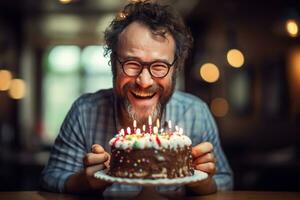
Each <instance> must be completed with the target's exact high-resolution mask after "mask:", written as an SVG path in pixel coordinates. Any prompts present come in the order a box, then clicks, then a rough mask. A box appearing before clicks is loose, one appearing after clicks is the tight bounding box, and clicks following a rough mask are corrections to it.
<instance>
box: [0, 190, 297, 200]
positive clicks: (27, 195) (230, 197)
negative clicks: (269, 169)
mask: <svg viewBox="0 0 300 200" xmlns="http://www.w3.org/2000/svg"><path fill="white" fill-rule="evenodd" d="M120 196H122V197H123V198H119V197H118V198H117V197H105V198H104V199H128V198H132V194H128V196H126V194H124V193H123V194H121V195H120ZM0 199H1V200H28V199H29V200H84V199H86V200H96V199H97V200H99V199H102V198H101V197H99V196H98V197H97V196H84V195H69V194H59V193H50V192H42V191H26V192H25V191H20V192H0ZM171 199H174V198H171ZM175 199H176V198H175ZM177 199H191V200H193V199H199V200H268V199H270V200H299V199H300V193H296V192H259V191H232V192H218V193H216V194H212V195H206V196H195V197H180V198H178V197H177Z"/></svg>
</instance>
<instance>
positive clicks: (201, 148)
mask: <svg viewBox="0 0 300 200" xmlns="http://www.w3.org/2000/svg"><path fill="white" fill-rule="evenodd" d="M212 151H213V145H212V144H211V143H210V142H203V143H200V144H198V145H197V146H195V147H193V148H192V156H193V157H194V158H197V157H199V156H202V155H204V154H207V153H210V152H212Z"/></svg>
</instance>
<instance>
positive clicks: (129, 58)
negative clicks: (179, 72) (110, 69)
mask: <svg viewBox="0 0 300 200" xmlns="http://www.w3.org/2000/svg"><path fill="white" fill-rule="evenodd" d="M121 58H122V59H124V61H125V60H136V61H140V62H145V61H143V60H142V59H140V58H139V57H136V56H126V57H121ZM151 62H164V63H170V61H168V60H166V59H154V60H152V61H150V62H149V63H151ZM146 63H147V62H146Z"/></svg>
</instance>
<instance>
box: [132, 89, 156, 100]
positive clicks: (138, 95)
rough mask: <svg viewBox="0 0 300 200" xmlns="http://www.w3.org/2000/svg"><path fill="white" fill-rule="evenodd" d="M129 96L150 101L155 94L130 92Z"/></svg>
mask: <svg viewBox="0 0 300 200" xmlns="http://www.w3.org/2000/svg"><path fill="white" fill-rule="evenodd" d="M131 94H132V95H133V96H134V97H135V98H137V99H151V98H152V97H154V95H155V94H156V93H155V92H138V91H131Z"/></svg>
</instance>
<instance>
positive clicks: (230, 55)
mask: <svg viewBox="0 0 300 200" xmlns="http://www.w3.org/2000/svg"><path fill="white" fill-rule="evenodd" d="M244 60H245V59H244V55H243V53H242V52H241V51H240V50H238V49H230V50H229V51H228V52H227V61H228V63H229V64H230V65H231V66H232V67H235V68H239V67H242V66H243V64H244Z"/></svg>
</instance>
